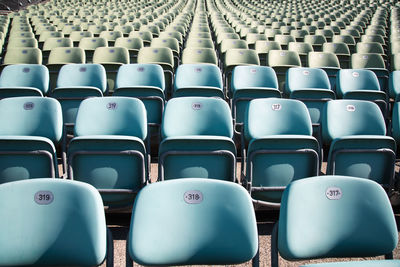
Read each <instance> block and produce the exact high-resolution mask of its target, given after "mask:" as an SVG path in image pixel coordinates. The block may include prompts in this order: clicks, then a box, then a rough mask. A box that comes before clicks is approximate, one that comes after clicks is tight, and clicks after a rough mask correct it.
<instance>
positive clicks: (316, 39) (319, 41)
mask: <svg viewBox="0 0 400 267" xmlns="http://www.w3.org/2000/svg"><path fill="white" fill-rule="evenodd" d="M304 42H305V43H309V44H311V45H312V47H313V49H314V51H322V45H323V44H324V43H326V38H325V36H324V35H317V34H314V35H306V36H305V37H304Z"/></svg>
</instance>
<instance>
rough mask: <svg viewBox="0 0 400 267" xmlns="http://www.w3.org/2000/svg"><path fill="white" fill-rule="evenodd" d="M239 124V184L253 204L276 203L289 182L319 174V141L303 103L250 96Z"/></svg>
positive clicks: (270, 204) (278, 203) (278, 204)
mask: <svg viewBox="0 0 400 267" xmlns="http://www.w3.org/2000/svg"><path fill="white" fill-rule="evenodd" d="M243 126H244V135H243V138H244V141H243V142H242V155H243V158H242V166H243V163H244V162H246V169H245V170H243V169H242V175H243V176H244V177H245V179H244V181H243V185H244V186H245V187H246V188H247V189H248V190H249V192H250V195H251V197H252V199H253V202H254V203H255V204H256V205H257V206H260V205H261V206H268V207H279V206H280V198H281V194H282V191H283V190H284V188H285V187H286V186H287V185H288V184H289V183H290V182H292V181H294V180H297V179H302V178H305V177H310V176H313V175H318V174H319V164H320V163H319V144H318V141H317V139H316V138H314V137H313V136H312V123H311V118H310V115H309V113H308V110H307V107H306V106H305V104H304V103H302V102H300V101H299V100H293V99H279V98H267V99H255V100H252V101H251V102H250V104H249V106H248V110H247V115H246V116H245V121H244V125H243Z"/></svg>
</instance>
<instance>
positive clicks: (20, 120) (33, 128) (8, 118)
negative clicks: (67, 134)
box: [0, 97, 63, 144]
mask: <svg viewBox="0 0 400 267" xmlns="http://www.w3.org/2000/svg"><path fill="white" fill-rule="evenodd" d="M0 124H1V125H2V127H0V135H14V136H39V137H46V138H48V139H50V140H51V141H53V143H55V144H57V143H59V142H60V141H61V138H62V132H63V119H62V111H61V105H60V103H59V102H58V101H57V100H55V99H53V98H48V97H13V98H4V99H2V100H0Z"/></svg>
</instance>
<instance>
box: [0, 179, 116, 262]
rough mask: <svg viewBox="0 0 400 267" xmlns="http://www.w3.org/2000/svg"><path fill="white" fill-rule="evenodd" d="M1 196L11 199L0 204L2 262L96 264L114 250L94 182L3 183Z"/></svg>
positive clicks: (57, 180) (0, 187)
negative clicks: (108, 242)
mask: <svg viewBox="0 0 400 267" xmlns="http://www.w3.org/2000/svg"><path fill="white" fill-rule="evenodd" d="M0 199H1V200H2V201H7V203H8V204H7V205H2V206H1V208H0V216H1V217H2V218H7V220H1V222H0V225H1V230H0V231H1V234H0V244H2V249H1V251H0V265H1V266H16V265H18V266H22V265H27V266H28V265H29V266H44V265H53V266H54V265H70V266H78V265H79V266H98V265H101V264H102V262H103V261H104V260H105V259H106V256H107V253H110V252H108V251H107V250H108V248H107V226H106V221H105V215H104V209H103V204H102V200H101V197H100V195H99V193H98V192H97V191H96V190H95V189H94V188H93V187H92V186H90V185H87V184H84V183H79V182H74V181H68V180H61V179H49V178H47V179H46V178H44V179H33V180H24V181H18V182H12V183H5V184H2V185H0ZM27 240H36V241H35V242H27ZM108 241H110V242H112V240H108ZM107 260H109V259H107Z"/></svg>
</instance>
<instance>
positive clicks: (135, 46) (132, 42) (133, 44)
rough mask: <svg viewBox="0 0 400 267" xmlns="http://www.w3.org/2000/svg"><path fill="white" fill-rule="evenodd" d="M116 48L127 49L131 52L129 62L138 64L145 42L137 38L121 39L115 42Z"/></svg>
mask: <svg viewBox="0 0 400 267" xmlns="http://www.w3.org/2000/svg"><path fill="white" fill-rule="evenodd" d="M114 46H115V47H125V48H126V49H128V51H129V62H130V63H131V64H133V63H137V55H138V53H139V50H140V49H141V48H142V47H143V41H142V39H140V38H137V37H120V38H117V40H115V44H114Z"/></svg>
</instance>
